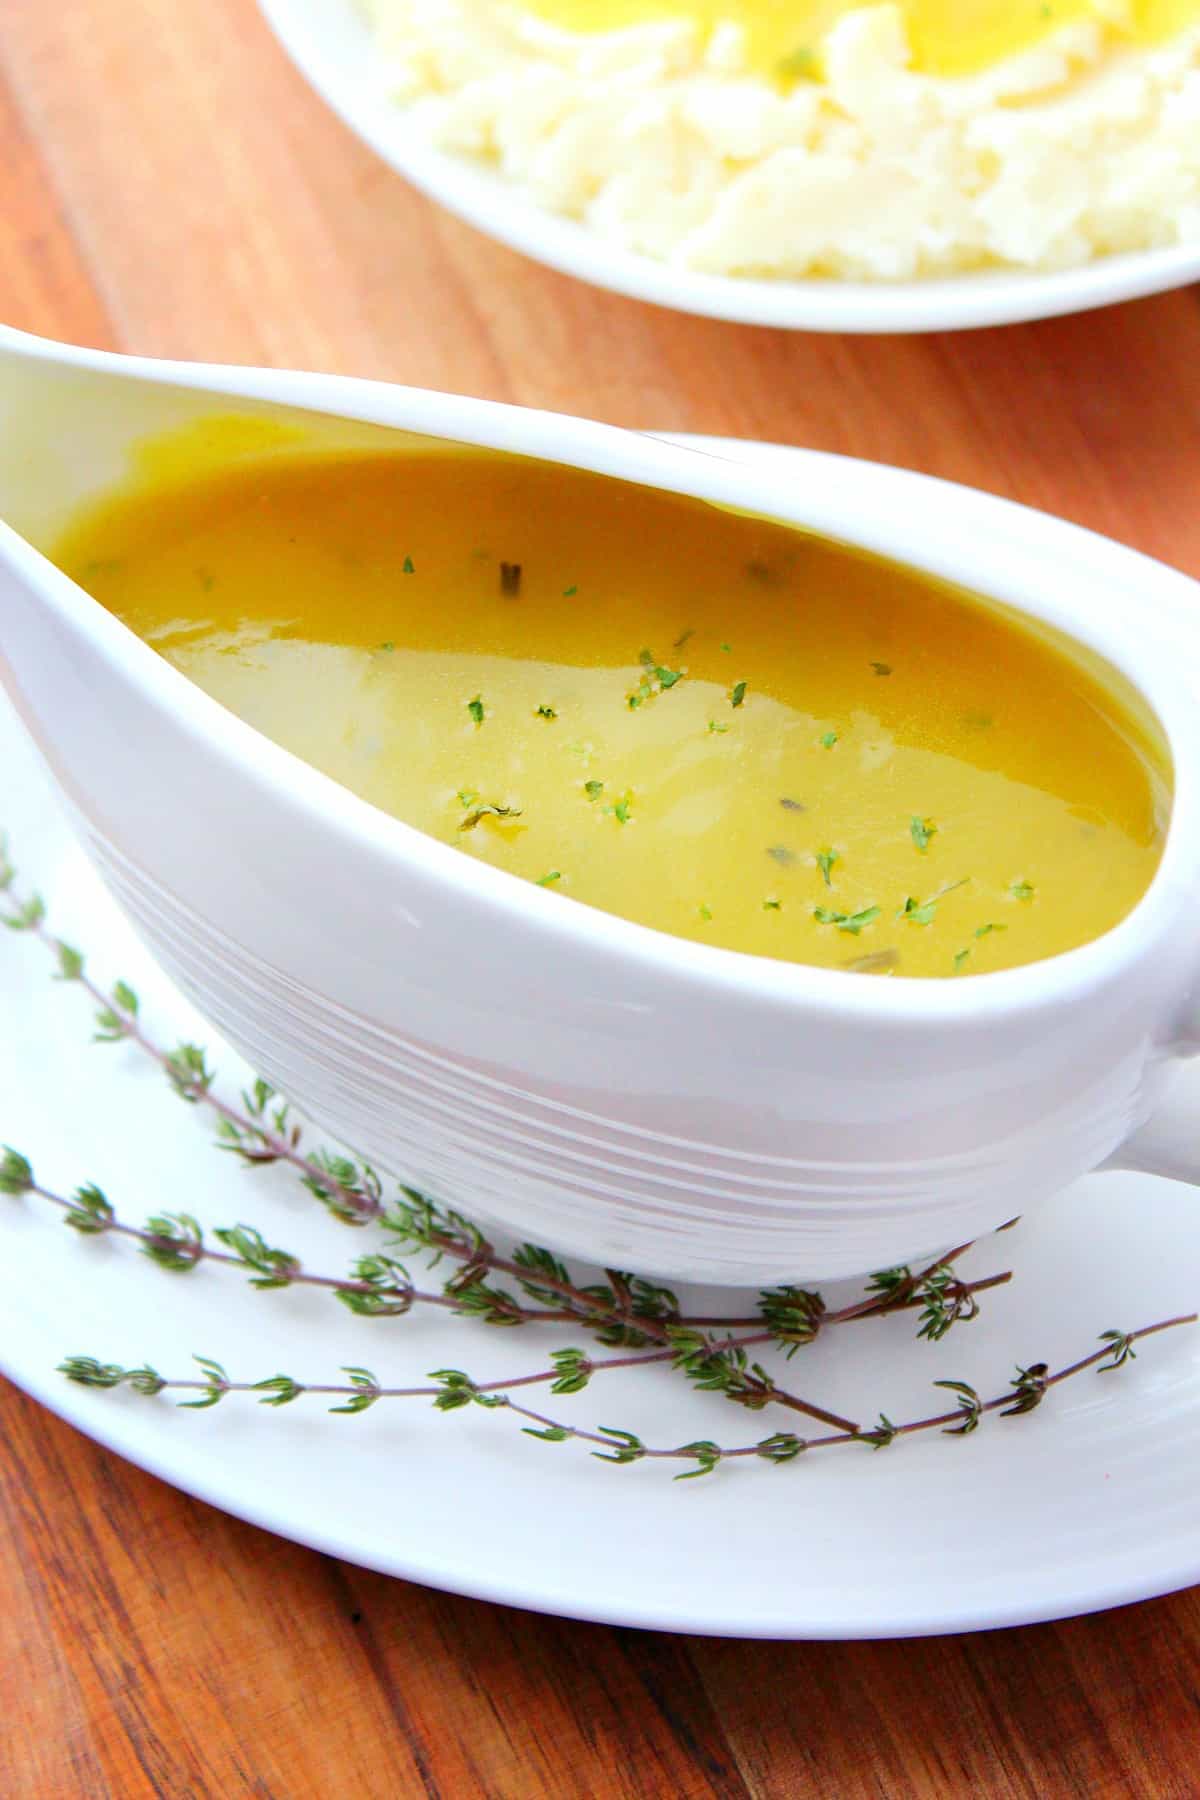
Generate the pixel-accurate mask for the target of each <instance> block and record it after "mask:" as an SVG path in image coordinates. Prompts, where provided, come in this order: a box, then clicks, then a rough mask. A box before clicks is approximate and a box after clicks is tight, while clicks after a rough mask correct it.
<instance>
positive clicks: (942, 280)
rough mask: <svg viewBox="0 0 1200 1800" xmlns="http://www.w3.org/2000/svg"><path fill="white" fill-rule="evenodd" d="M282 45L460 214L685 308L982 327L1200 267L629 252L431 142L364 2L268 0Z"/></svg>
mask: <svg viewBox="0 0 1200 1800" xmlns="http://www.w3.org/2000/svg"><path fill="white" fill-rule="evenodd" d="M258 5H259V10H260V12H261V13H262V15H263V17H264V18H265V20H266V22H267V24H268V26H269V27H270V29H271V31H272V32H273V33H274V35H275V37H276V38H277V39H278V41H279V43H280V45H281V47H282V48H283V50H284V51H285V53H286V54H287V56H288V57H289V59H290V60H291V62H292V63H293V64H294V66H295V67H296V68H297V69H298V70H299V72H300V74H301V75H302V76H303V77H304V78H305V80H306V81H307V82H308V83H309V85H310V86H311V87H312V88H313V89H314V90H315V91H316V93H317V94H318V95H319V96H320V97H321V99H322V100H323V101H324V102H325V104H326V105H327V106H328V107H329V108H330V110H331V111H332V112H334V113H335V114H336V115H337V116H338V118H340V119H341V121H342V123H343V124H344V125H345V126H346V127H347V128H348V129H349V130H350V131H352V132H353V133H355V135H356V136H358V137H359V138H361V139H362V140H363V142H364V143H366V144H367V145H368V146H369V147H370V148H371V149H372V150H373V151H374V152H375V153H376V155H377V156H379V157H380V158H381V159H382V160H383V161H384V162H386V163H387V164H389V165H390V167H391V168H392V169H394V170H395V171H396V172H397V173H398V174H400V175H402V176H403V177H404V178H405V179H406V180H407V181H408V182H410V183H411V185H412V186H413V187H415V188H417V189H418V190H419V191H420V192H421V193H423V194H425V195H426V196H427V197H428V198H429V199H431V200H434V201H436V202H437V204H438V205H440V206H442V207H444V208H445V209H446V210H447V211H448V212H451V213H453V214H454V215H455V216H456V217H457V218H460V219H463V220H465V221H466V223H467V224H469V225H472V226H474V227H475V228H476V230H478V231H481V232H483V233H484V234H485V235H486V236H488V237H490V238H493V239H495V240H496V241H497V242H499V243H502V244H506V245H508V247H509V248H510V249H513V250H517V251H520V252H521V253H522V254H523V255H525V256H528V257H531V258H532V259H533V260H534V261H536V262H540V263H543V264H545V265H546V266H547V267H548V268H551V269H555V270H557V271H558V272H559V273H561V274H564V275H573V276H575V277H577V278H578V279H580V280H583V281H586V282H589V283H590V284H591V285H592V286H594V287H599V288H604V289H607V290H608V291H609V292H612V293H617V294H622V295H624V296H626V297H627V298H629V299H634V300H643V301H648V302H650V303H652V304H653V305H656V306H661V307H666V308H670V309H672V310H674V311H678V312H685V313H692V314H696V315H698V316H700V317H704V318H711V319H720V320H726V321H729V322H736V323H739V324H744V325H763V326H771V327H775V328H776V329H784V330H791V331H817V332H853V333H860V334H861V333H874V334H890V333H906V332H926V331H966V330H979V329H982V328H984V327H988V326H995V325H1012V324H1019V323H1022V322H1026V321H1029V320H1033V319H1050V318H1058V317H1061V316H1063V315H1064V314H1068V313H1076V312H1087V311H1090V310H1092V309H1093V308H1096V307H1101V306H1111V305H1113V304H1115V303H1116V302H1118V301H1122V300H1133V299H1139V298H1142V297H1145V296H1147V295H1150V294H1157V293H1163V292H1165V291H1167V290H1169V289H1172V288H1177V287H1182V286H1185V285H1186V284H1187V283H1188V282H1191V281H1194V280H1196V279H1197V278H1198V277H1200V242H1198V243H1196V244H1191V245H1189V244H1181V245H1172V246H1167V247H1162V248H1156V249H1149V250H1134V251H1124V252H1116V253H1113V254H1110V255H1108V256H1103V257H1097V258H1095V259H1093V260H1092V261H1090V262H1087V263H1083V264H1080V265H1079V266H1078V267H1075V268H1070V269H1057V270H1027V271H1026V270H1019V269H1006V268H998V269H989V270H983V271H979V272H978V273H971V274H964V275H956V276H946V277H935V278H928V279H920V280H915V281H897V282H883V281H878V282H869V281H839V280H836V279H822V280H815V279H814V280H784V279H776V280H765V279H762V278H756V277H751V276H737V275H711V274H705V273H703V272H700V271H694V270H690V269H684V268H680V267H678V266H677V265H674V264H670V263H666V262H660V261H658V260H656V259H655V258H653V257H650V256H647V255H644V254H642V253H640V252H637V251H632V250H627V249H625V248H623V247H622V246H620V245H617V244H613V243H611V242H610V241H609V240H607V239H606V238H603V237H601V236H599V235H598V234H597V233H595V232H593V231H590V230H589V229H588V228H587V227H586V226H584V225H582V224H580V223H579V222H578V221H577V220H574V219H570V218H566V217H563V216H561V215H558V214H555V213H552V212H550V211H548V210H547V209H545V208H543V207H542V206H540V205H539V204H538V203H537V202H536V201H534V200H532V199H531V198H529V197H528V196H527V195H525V194H524V193H522V191H521V189H520V188H518V187H517V186H516V185H515V184H514V183H513V182H511V181H508V180H506V179H505V178H504V177H503V176H501V175H499V174H498V173H497V172H496V171H495V170H493V169H491V168H489V167H487V166H486V165H484V164H482V163H476V162H472V161H471V160H470V159H469V158H467V157H465V156H454V155H451V154H450V153H448V152H446V151H442V150H438V149H437V148H435V147H434V146H432V145H430V144H429V143H428V142H427V141H425V140H424V139H423V138H422V137H421V135H420V133H419V132H418V131H417V129H416V128H415V126H414V125H413V124H412V123H411V122H410V121H409V120H407V119H406V118H405V115H404V112H403V109H402V107H401V106H400V105H399V104H398V103H396V102H394V101H392V100H390V99H388V97H387V95H386V93H385V91H384V89H383V87H382V85H381V83H380V80H379V73H378V51H377V49H376V48H375V46H374V41H373V39H372V37H371V35H370V30H369V27H368V25H367V23H366V21H365V19H364V18H362V17H361V16H360V15H359V14H358V12H357V9H356V8H355V6H354V4H353V0H258Z"/></svg>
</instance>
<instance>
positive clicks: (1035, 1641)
mask: <svg viewBox="0 0 1200 1800" xmlns="http://www.w3.org/2000/svg"><path fill="white" fill-rule="evenodd" d="M0 316H3V317H4V318H5V319H6V320H8V321H10V322H12V323H14V324H17V325H22V326H25V327H26V328H28V329H30V330H34V331H40V332H43V333H45V334H47V335H50V336H59V337H63V338H71V339H75V340H77V341H80V342H84V343H92V344H105V345H116V346H118V347H121V348H125V349H129V350H136V351H142V352H145V353H148V354H162V355H175V356H183V357H198V358H208V359H225V360H229V361H235V362H236V361H241V362H268V363H275V364H293V365H298V366H309V367H320V368H328V369H335V370H340V371H347V372H352V373H355V374H363V375H381V376H387V377H391V378H394V379H398V380H402V381H409V382H416V383H421V384H425V385H429V386H436V387H444V388H451V389H457V390H459V391H462V392H468V393H476V394H485V395H489V396H492V397H495V398H503V399H512V400H518V401H524V402H529V403H533V404H537V405H541V406H550V407H558V408H562V409H564V410H570V411H574V412H581V413H590V414H593V415H595V416H597V417H601V418H606V419H611V420H614V421H616V422H619V423H621V424H627V425H641V426H649V427H653V428H657V429H660V430H663V429H675V430H694V431H710V432H727V433H733V434H738V435H744V436H752V437H761V438H769V439H775V440H778V441H782V442H788V443H803V444H810V445H815V446H817V447H820V448H825V449H831V450H840V451H849V452H853V453H855V454H858V455H864V456H871V457H878V458H880V459H882V460H885V461H890V462H896V463H900V464H904V465H907V466H909V467H913V468H920V469H924V470H928V471H930V472H932V473H935V474H939V475H944V476H948V477H951V478H953V479H956V480H961V481H969V482H973V483H975V484H977V485H979V486H981V487H985V488H989V489H992V490H994V491H996V492H1000V493H1004V494H1008V495H1011V496H1013V497H1014V498H1017V499H1020V500H1024V501H1027V502H1030V503H1032V504H1034V505H1038V506H1044V507H1047V508H1050V509H1052V510H1054V511H1056V512H1059V513H1062V514H1065V515H1066V516H1068V517H1070V518H1073V519H1077V520H1079V521H1080V522H1082V523H1084V524H1088V525H1092V526H1095V527H1097V528H1100V529H1103V530H1105V531H1108V532H1110V533H1112V534H1113V535H1115V536H1118V537H1121V538H1124V539H1126V540H1128V541H1129V542H1132V543H1134V544H1136V545H1138V546H1139V547H1140V548H1142V549H1144V550H1147V551H1149V552H1151V553H1153V554H1155V555H1157V556H1161V557H1164V558H1166V559H1167V560H1168V561H1171V562H1175V563H1177V564H1179V565H1181V566H1182V567H1185V568H1187V569H1190V570H1191V571H1192V572H1194V573H1197V574H1200V507H1197V505H1196V504H1195V499H1194V492H1195V485H1196V466H1197V462H1196V450H1197V442H1198V438H1200V309H1198V307H1197V301H1196V297H1195V296H1194V295H1193V294H1191V293H1179V294H1174V295H1168V296H1165V297H1163V298H1161V299H1156V300H1151V301H1145V302H1142V303H1140V304H1138V305H1134V306H1127V307H1123V308H1119V309H1115V310H1111V311H1108V312H1105V313H1101V314H1096V315H1094V316H1092V317H1087V318H1081V319H1074V320H1063V321H1058V322H1055V323H1048V324H1043V325H1037V326H1030V327H1025V328H1017V329H1011V330H1008V331H1004V332H982V333H974V334H967V335H963V336H958V337H930V338H919V339H918V338H914V339H908V340H888V339H882V338H876V339H851V338H838V337H827V338H819V337H797V336H789V335H787V334H785V333H781V332H773V331H749V330H741V329H738V328H735V327H731V326H727V325H723V324H719V323H714V322H711V321H705V320H696V319H684V318H679V317H676V316H674V315H672V314H669V313H666V312H662V311H659V310H657V309H655V308H653V307H647V306H641V305H638V304H636V303H634V302H632V301H626V300H622V299H618V298H614V297H612V296H609V295H604V294H600V293H596V292H593V291H591V290H589V289H586V288H584V287H581V286H578V285H576V284H574V283H572V282H570V281H568V280H566V279H565V278H562V277H559V276H556V275H552V274H549V273H547V272H546V271H544V270H540V269H537V268H535V267H534V266H533V265H532V264H529V263H527V262H525V261H523V260H522V259H520V258H518V257H516V256H514V255H512V254H510V253H509V252H507V251H505V250H503V249H500V248H498V247H497V246H495V245H493V244H490V243H488V242H487V241H486V240H484V239H483V238H481V237H479V236H477V235H476V234H475V233H473V232H471V231H470V230H468V229H467V228H465V227H463V226H461V225H459V224H457V223H456V222H455V221H453V220H451V219H449V218H447V217H444V216H442V215H441V214H439V213H437V212H436V211H434V209H432V208H431V207H430V206H428V205H427V204H426V203H425V202H424V201H422V200H421V199H419V198H418V197H417V196H416V195H415V194H413V193H412V192H410V191H409V190H408V189H406V188H405V186H404V185H403V184H402V183H401V182H400V181H398V180H397V179H396V178H395V177H393V176H392V175H390V174H389V173H388V172H387V171H386V170H385V169H383V168H382V167H380V165H379V164H377V163H376V162H375V161H374V160H373V159H372V158H371V157H370V156H369V155H368V154H367V152H366V151H364V150H363V149H362V148H360V147H359V146H358V145H357V144H356V143H355V142H354V141H353V140H352V139H351V138H350V137H349V135H348V134H347V133H346V132H345V131H344V130H343V129H342V128H341V127H340V126H339V125H338V124H337V122H336V121H335V120H333V119H332V118H331V117H330V116H329V115H328V114H327V113H325V112H324V111H323V109H322V108H321V107H320V106H319V105H318V103H317V102H316V101H315V100H314V99H313V98H312V96H311V95H310V94H309V93H308V92H307V90H306V89H305V88H304V87H303V86H302V85H301V83H300V82H299V81H298V79H297V78H296V77H295V76H294V75H293V73H292V72H291V70H290V69H289V67H288V66H287V65H286V64H285V62H284V60H283V58H282V56H281V55H280V54H279V53H278V51H277V50H276V49H275V47H274V44H273V43H272V41H271V40H270V39H269V37H268V35H267V33H266V31H265V29H264V27H263V25H262V24H261V22H260V20H259V17H258V14H257V12H256V10H255V8H254V7H253V5H252V4H251V0H205V4H204V5H202V6H180V5H179V4H178V0H109V3H108V4H107V5H105V6H96V5H95V4H93V3H91V0H59V3H58V4H57V5H55V6H53V7H47V6H39V5H38V4H37V3H36V0H9V4H7V5H6V6H5V7H4V9H3V11H2V13H0ZM0 1431H2V1434H3V1435H2V1439H0V1442H2V1446H3V1447H2V1449H0V1512H2V1515H3V1529H4V1533H5V1539H6V1554H5V1556H4V1557H3V1559H2V1561H0V1708H2V1716H3V1719H4V1729H3V1731H0V1794H3V1795H4V1796H5V1800H58V1797H59V1796H61V1797H63V1800H74V1797H75V1796H80V1797H83V1796H86V1797H87V1800H97V1797H103V1796H110V1795H111V1796H117V1797H119V1800H142V1797H143V1796H145V1797H147V1800H150V1797H156V1796H180V1797H183V1796H187V1800H206V1797H207V1796H213V1797H214V1800H232V1797H235V1796H240V1795H261V1796H270V1797H271V1800H302V1797H306V1796H310V1795H311V1796H314V1797H318V1796H319V1797H321V1800H328V1797H333V1800H340V1797H341V1796H342V1795H354V1796H356V1797H357V1800H374V1797H375V1796H378V1797H379V1800H407V1796H409V1795H413V1796H441V1797H444V1800H474V1797H475V1796H479V1797H480V1800H538V1797H541V1796H545V1797H546V1800H570V1797H572V1796H601V1797H604V1800H607V1797H609V1796H613V1797H615V1800H625V1797H626V1796H668V1797H670V1800H710V1797H720V1800H726V1797H731V1800H732V1797H736V1796H753V1800H803V1797H806V1796H809V1795H812V1796H829V1795H834V1796H846V1797H847V1800H858V1797H859V1796H861V1797H863V1800H866V1797H868V1796H872V1797H874V1796H882V1797H884V1800H909V1797H910V1796H911V1797H913V1800H923V1797H925V1796H943V1795H952V1796H956V1795H960V1794H961V1795H972V1796H975V1795H978V1796H983V1797H984V1800H990V1797H992V1796H995V1797H996V1800H1015V1797H1018V1796H1020V1797H1021V1800H1026V1797H1033V1800H1040V1797H1041V1796H1054V1797H1057V1796H1060V1795H1062V1796H1074V1795H1079V1796H1085V1795H1086V1796H1088V1797H1089V1800H1107V1797H1110V1796H1111V1797H1113V1800H1117V1797H1123V1796H1127V1795H1134V1796H1138V1795H1147V1796H1154V1797H1155V1800H1175V1797H1176V1796H1178V1797H1179V1800H1184V1797H1186V1796H1190V1795H1193V1794H1195V1793H1196V1792H1197V1784H1198V1779H1200V1778H1198V1777H1197V1775H1196V1772H1195V1748H1196V1744H1197V1734H1198V1728H1200V1714H1198V1704H1197V1695H1198V1693H1200V1599H1198V1598H1197V1596H1196V1595H1195V1594H1187V1595H1180V1596H1176V1597H1174V1598H1172V1599H1168V1600H1163V1601H1157V1602H1154V1603H1152V1604H1147V1605H1144V1606H1141V1607H1137V1608H1131V1609H1129V1610H1127V1611H1125V1612H1123V1613H1120V1614H1116V1615H1111V1616H1108V1617H1102V1618H1097V1619H1092V1620H1078V1621H1074V1622H1071V1623H1067V1624H1063V1625H1059V1626H1046V1627H1039V1628H1037V1629H1030V1630H1026V1631H1014V1632H1007V1633H1003V1634H999V1635H989V1636H978V1637H972V1638H958V1639H953V1638H950V1639H942V1640H939V1641H937V1642H925V1643H912V1644H874V1645H804V1644H799V1645H787V1646H781V1645H771V1646H767V1645H755V1644H742V1643H720V1642H714V1641H704V1640H685V1639H679V1638H670V1637H666V1636H657V1635H654V1634H650V1633H639V1632H633V1631H613V1630H606V1629H603V1628H601V1627H596V1626H581V1625H574V1624H566V1623H562V1622H559V1621H555V1620H546V1619H539V1618H536V1617H534V1616H532V1615H528V1614H522V1613H515V1612H511V1611H507V1610H505V1609H502V1608H497V1607H492V1606H488V1605H484V1604H482V1603H477V1602H472V1601H466V1600H460V1599H456V1598H453V1597H449V1596H445V1595H439V1594H435V1593H432V1592H429V1591H427V1590H423V1589H420V1588H415V1587H412V1586H408V1585H405V1584H403V1583H400V1582H393V1581H387V1580H384V1579H382V1578H380V1577H376V1576H372V1575H367V1574H363V1573H362V1572H361V1571H359V1570H356V1569H352V1568H349V1567H346V1566H342V1565H339V1564H336V1563H334V1562H332V1561H330V1560H328V1559H325V1558H322V1557H319V1556H317V1555H314V1554H312V1553H310V1552H308V1551H305V1550H300V1549H297V1548H295V1547H294V1546H292V1545H289V1544H286V1543H284V1542H282V1541H281V1540H279V1539H276V1538H273V1537H270V1536H268V1535H266V1534H264V1533H262V1532H260V1531H256V1530H254V1529H253V1528H251V1527H249V1526H245V1525H242V1524H240V1523H238V1522H237V1521H235V1520H231V1519H228V1518H226V1517H224V1516H223V1515H222V1514H220V1513H218V1512H215V1511H213V1510H212V1509H211V1508H208V1507H206V1506H203V1505H201V1504H199V1503H197V1502H194V1501H191V1500H189V1499H187V1498H185V1497H184V1496H182V1495H180V1494H178V1493H175V1492H174V1491H173V1490H171V1489H169V1488H167V1487H165V1486H164V1485H163V1484H162V1483H160V1482H158V1481H156V1480H154V1479H152V1478H151V1477H149V1476H146V1475H143V1474H141V1473H140V1472H138V1471H136V1470H134V1469H133V1468H131V1467H130V1466H129V1465H127V1464H125V1463H123V1462H122V1461H120V1460H119V1459H118V1458H116V1457H114V1456H112V1455H110V1454H109V1453H108V1452H106V1451H104V1450H102V1449H100V1448H98V1447H97V1446H96V1445H93V1444H91V1443H89V1442H88V1441H87V1440H85V1439H83V1438H81V1437H80V1436H79V1435H78V1434H77V1433H75V1432H74V1431H72V1430H71V1429H70V1428H69V1427H67V1426H65V1425H63V1424H61V1423H60V1422H59V1421H57V1420H55V1419H53V1418H51V1417H50V1416H49V1415H47V1414H46V1413H44V1412H43V1411H41V1410H40V1409H39V1408H37V1407H36V1406H34V1405H33V1404H32V1403H31V1402H30V1401H28V1400H26V1399H25V1398H24V1397H23V1396H21V1395H20V1394H18V1393H16V1392H15V1391H14V1390H11V1389H10V1390H6V1391H5V1392H4V1393H3V1395H2V1396H0ZM980 1553H981V1554H986V1546H981V1551H980Z"/></svg>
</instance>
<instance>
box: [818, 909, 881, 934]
mask: <svg viewBox="0 0 1200 1800" xmlns="http://www.w3.org/2000/svg"><path fill="white" fill-rule="evenodd" d="M879 913H880V908H879V907H878V906H864V907H863V909H862V911H861V912H856V913H844V912H831V911H830V909H829V907H827V906H817V907H814V908H813V918H814V919H816V921H817V923H818V924H819V925H836V926H837V928H838V930H839V931H848V932H849V933H850V935H851V936H852V937H857V936H858V934H859V932H860V931H863V930H865V928H866V927H867V926H868V925H873V924H874V923H875V921H876V919H877V918H878V917H879Z"/></svg>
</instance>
